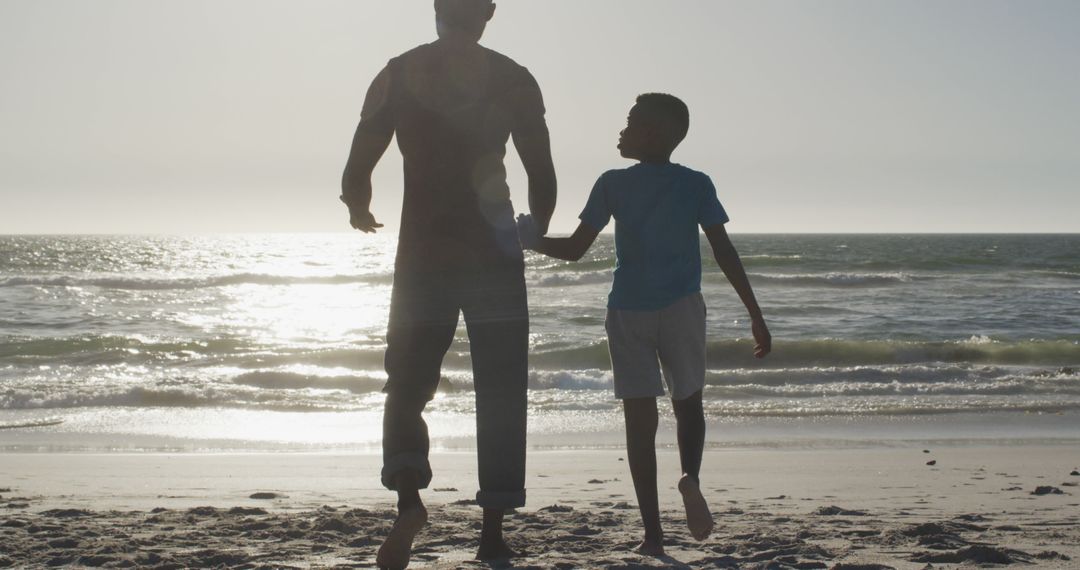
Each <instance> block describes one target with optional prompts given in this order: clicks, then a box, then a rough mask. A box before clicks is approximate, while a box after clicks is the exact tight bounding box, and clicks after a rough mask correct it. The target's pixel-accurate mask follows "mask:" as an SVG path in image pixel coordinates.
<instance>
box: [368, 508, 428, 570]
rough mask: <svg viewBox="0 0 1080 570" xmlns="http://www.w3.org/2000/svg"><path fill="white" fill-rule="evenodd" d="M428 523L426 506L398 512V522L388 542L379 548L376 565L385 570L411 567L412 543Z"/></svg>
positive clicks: (391, 531) (392, 529)
mask: <svg viewBox="0 0 1080 570" xmlns="http://www.w3.org/2000/svg"><path fill="white" fill-rule="evenodd" d="M426 523H427V509H425V508H424V505H420V506H417V507H412V508H409V509H405V510H403V511H400V512H398V516H397V520H395V521H394V526H393V528H391V529H390V535H389V536H387V537H386V541H385V542H383V543H382V546H380V547H379V554H378V556H376V557H375V564H376V565H377V566H378V567H379V568H381V569H384V570H400V569H402V568H407V567H408V566H409V557H410V556H411V555H412V543H413V539H414V538H416V535H417V533H419V532H420V529H422V528H424V525H425V524H426Z"/></svg>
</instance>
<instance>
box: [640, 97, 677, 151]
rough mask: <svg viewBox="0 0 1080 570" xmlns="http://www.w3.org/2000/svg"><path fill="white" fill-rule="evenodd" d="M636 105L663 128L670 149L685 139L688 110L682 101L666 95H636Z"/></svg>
mask: <svg viewBox="0 0 1080 570" xmlns="http://www.w3.org/2000/svg"><path fill="white" fill-rule="evenodd" d="M637 105H638V108H640V109H641V110H643V111H645V112H646V113H647V114H649V115H650V116H651V117H653V118H655V119H657V120H659V122H660V123H661V125H663V126H664V127H665V130H666V131H667V134H668V136H669V137H670V140H669V141H668V142H670V144H671V148H673V149H674V148H675V147H676V146H678V145H679V143H681V142H682V140H683V139H684V138H686V133H687V132H688V131H689V130H690V109H689V108H688V107H687V106H686V103H683V102H682V99H679V98H678V97H676V96H674V95H669V94H667V93H644V94H642V95H638V98H637Z"/></svg>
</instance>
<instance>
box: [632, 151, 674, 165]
mask: <svg viewBox="0 0 1080 570" xmlns="http://www.w3.org/2000/svg"><path fill="white" fill-rule="evenodd" d="M638 162H640V163H641V164H657V165H661V166H662V165H665V164H671V155H670V154H669V155H667V156H643V157H641V158H639V159H638Z"/></svg>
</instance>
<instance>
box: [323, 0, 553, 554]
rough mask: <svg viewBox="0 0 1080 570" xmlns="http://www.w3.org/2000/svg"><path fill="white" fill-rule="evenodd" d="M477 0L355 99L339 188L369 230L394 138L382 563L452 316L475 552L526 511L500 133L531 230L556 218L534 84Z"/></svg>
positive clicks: (400, 524)
mask: <svg viewBox="0 0 1080 570" xmlns="http://www.w3.org/2000/svg"><path fill="white" fill-rule="evenodd" d="M494 13H495V5H494V4H493V3H492V2H491V1H490V0H435V16H436V18H435V19H436V24H437V28H438V35H439V39H438V40H437V41H435V42H433V43H430V44H426V45H422V46H420V47H417V48H415V49H413V50H410V51H408V52H406V53H404V54H402V55H401V56H399V57H396V58H394V59H392V60H390V63H389V64H388V65H387V66H386V68H385V69H383V70H382V72H380V73H379V75H378V76H377V77H376V78H375V81H374V82H373V83H372V85H371V88H370V89H369V90H368V93H367V98H366V100H365V101H364V108H363V111H362V114H361V120H360V125H359V126H358V127H357V129H356V136H355V138H354V139H353V146H352V153H351V154H350V156H349V162H348V165H347V166H346V167H345V174H344V178H343V181H342V188H343V194H342V200H343V201H344V202H345V203H346V204H347V205H348V206H349V214H350V218H351V220H350V223H351V224H352V226H353V227H354V228H356V229H358V230H361V231H363V232H366V233H370V232H374V231H375V230H376V229H377V228H380V227H382V225H381V224H379V223H377V222H376V221H375V218H374V216H372V214H371V212H370V210H369V205H370V202H371V172H372V170H373V169H374V167H375V164H376V163H377V162H378V160H379V158H380V157H381V156H382V154H383V152H385V150H386V148H387V146H388V145H389V144H390V140H391V138H392V137H393V135H394V134H395V133H396V134H397V139H398V147H399V148H400V149H401V153H402V155H403V157H404V162H405V197H404V203H403V209H402V215H401V233H400V238H399V241H398V251H397V259H396V262H395V273H394V290H393V296H392V300H391V306H390V323H389V327H388V331H387V339H386V341H387V348H386V362H385V364H386V372H387V374H388V376H389V378H388V380H387V383H386V388H385V389H384V391H385V392H386V408H385V412H384V417H383V470H382V481H383V484H384V485H386V487H387V488H389V489H392V490H395V491H397V493H398V518H397V520H396V521H395V522H394V527H393V529H392V530H391V531H390V536H389V537H387V539H386V542H385V543H383V545H382V547H381V548H380V549H379V553H378V558H377V563H378V565H379V566H380V567H384V568H403V567H405V566H407V565H408V562H409V556H410V551H411V548H412V541H413V538H414V537H415V536H416V533H417V532H419V530H420V528H421V527H422V526H423V525H424V523H425V522H426V520H427V511H426V509H425V508H424V504H423V502H422V501H421V500H420V494H419V490H420V489H423V488H426V487H427V486H428V484H429V482H430V481H431V467H430V465H429V463H428V445H429V442H428V433H427V425H426V424H425V423H424V420H423V418H422V416H421V414H422V412H423V410H424V407H425V405H426V404H427V402H429V401H430V400H431V399H432V397H433V396H434V394H435V389H436V387H437V385H438V383H439V377H440V367H441V365H442V359H443V356H444V355H445V354H446V351H447V349H448V348H449V347H450V343H451V342H452V341H453V338H454V331H455V329H456V328H457V322H458V313H459V311H460V312H462V313H464V315H465V324H466V327H467V329H468V334H469V341H470V350H471V353H472V360H473V383H474V387H475V391H476V427H477V434H476V440H477V452H478V462H479V479H480V491H479V492H478V493H477V495H476V501H477V503H478V504H479V505H480V506H481V507H482V508H483V509H484V524H483V530H482V532H481V538H480V547H479V551H478V553H477V557H478V558H480V559H482V560H488V559H498V558H508V557H510V556H513V555H514V553H513V552H512V551H511V550H510V548H509V547H508V546H507V545H506V543H505V542H504V541H503V537H502V520H503V514H504V511H505V510H506V509H510V508H515V507H520V506H523V505H524V504H525V428H526V389H527V384H528V382H527V380H528V378H527V376H528V367H527V362H526V355H527V350H528V328H529V324H528V309H527V306H526V295H525V281H524V262H523V256H522V251H521V246H520V244H519V243H518V236H517V230H516V226H515V223H514V216H513V208H512V206H511V204H510V194H509V188H508V187H507V184H506V170H505V167H504V165H503V158H504V156H505V154H506V142H507V140H509V138H510V137H511V136H513V140H514V145H515V146H516V147H517V150H518V154H519V155H520V156H521V159H522V162H523V163H524V166H525V170H526V172H527V174H528V176H529V206H530V210H531V212H532V214H533V216H534V217H535V218H536V221H537V225H538V226H539V228H540V231H541V233H545V232H546V230H547V225H548V222H549V220H550V219H551V214H552V212H553V210H554V208H555V172H554V167H553V166H552V161H551V149H550V141H549V138H548V131H547V126H546V124H545V122H544V105H543V100H542V98H541V95H540V89H539V87H538V86H537V84H536V81H535V80H534V79H533V77H532V75H531V74H530V73H529V72H528V71H527V70H526V69H525V68H524V67H521V66H519V65H518V64H516V63H514V61H513V60H511V59H509V58H507V57H505V56H503V55H501V54H498V53H496V52H494V51H491V50H489V49H487V48H484V47H481V46H480V45H478V43H477V42H478V41H479V40H480V37H481V36H482V35H483V32H484V28H485V26H486V24H487V22H488V21H489V20H490V19H491V17H492V16H493V15H494Z"/></svg>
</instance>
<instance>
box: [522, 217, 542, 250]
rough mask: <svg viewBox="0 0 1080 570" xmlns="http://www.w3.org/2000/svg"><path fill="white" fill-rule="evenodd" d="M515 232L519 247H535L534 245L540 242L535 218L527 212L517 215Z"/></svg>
mask: <svg viewBox="0 0 1080 570" xmlns="http://www.w3.org/2000/svg"><path fill="white" fill-rule="evenodd" d="M517 233H518V241H519V242H521V249H536V246H537V245H539V244H540V228H538V227H537V226H536V220H535V219H534V218H533V217H532V216H531V215H529V214H520V215H518V217H517Z"/></svg>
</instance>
